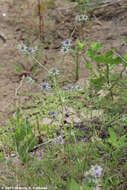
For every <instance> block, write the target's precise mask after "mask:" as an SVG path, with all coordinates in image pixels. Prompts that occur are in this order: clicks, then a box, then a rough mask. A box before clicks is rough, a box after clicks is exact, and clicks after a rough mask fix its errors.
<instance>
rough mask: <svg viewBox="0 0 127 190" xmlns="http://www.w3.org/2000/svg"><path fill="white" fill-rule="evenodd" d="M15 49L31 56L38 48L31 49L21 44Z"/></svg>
mask: <svg viewBox="0 0 127 190" xmlns="http://www.w3.org/2000/svg"><path fill="white" fill-rule="evenodd" d="M17 48H18V49H19V50H20V51H22V52H23V53H24V54H32V53H35V52H36V51H37V50H38V48H37V47H35V48H32V47H27V46H26V45H24V44H22V45H18V46H17Z"/></svg>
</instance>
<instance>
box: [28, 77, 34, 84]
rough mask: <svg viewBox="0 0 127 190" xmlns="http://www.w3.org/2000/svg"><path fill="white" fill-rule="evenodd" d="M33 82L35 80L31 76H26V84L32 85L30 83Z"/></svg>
mask: <svg viewBox="0 0 127 190" xmlns="http://www.w3.org/2000/svg"><path fill="white" fill-rule="evenodd" d="M34 82H35V80H33V79H32V78H31V77H29V76H28V77H27V83H28V84H31V85H32V84H34Z"/></svg>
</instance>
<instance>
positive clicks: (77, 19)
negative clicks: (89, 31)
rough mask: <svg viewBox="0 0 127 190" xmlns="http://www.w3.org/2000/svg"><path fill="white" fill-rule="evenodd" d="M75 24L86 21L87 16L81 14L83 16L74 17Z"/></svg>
mask: <svg viewBox="0 0 127 190" xmlns="http://www.w3.org/2000/svg"><path fill="white" fill-rule="evenodd" d="M75 20H76V22H80V21H87V20H88V16H87V15H85V14H83V15H77V16H76V17H75Z"/></svg>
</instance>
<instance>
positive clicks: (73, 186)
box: [66, 179, 80, 190]
mask: <svg viewBox="0 0 127 190" xmlns="http://www.w3.org/2000/svg"><path fill="white" fill-rule="evenodd" d="M66 190H80V185H79V184H78V183H77V182H76V181H75V180H74V179H71V182H70V183H69V184H68V186H67V189H66Z"/></svg>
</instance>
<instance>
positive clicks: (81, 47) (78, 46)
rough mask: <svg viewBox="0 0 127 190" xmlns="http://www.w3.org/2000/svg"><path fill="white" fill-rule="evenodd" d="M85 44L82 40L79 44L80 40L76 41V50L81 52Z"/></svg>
mask: <svg viewBox="0 0 127 190" xmlns="http://www.w3.org/2000/svg"><path fill="white" fill-rule="evenodd" d="M85 44H86V41H85V40H84V41H83V42H80V40H77V48H78V49H79V50H83V48H84V46H85Z"/></svg>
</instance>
